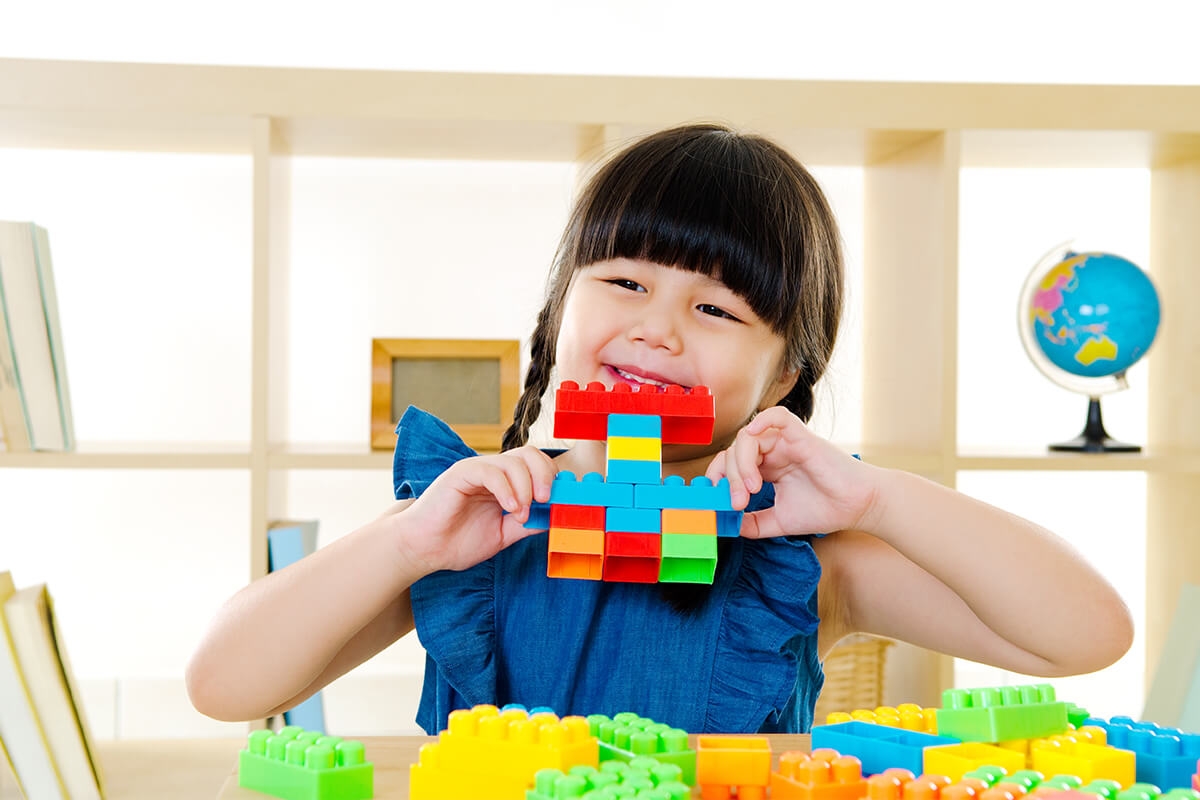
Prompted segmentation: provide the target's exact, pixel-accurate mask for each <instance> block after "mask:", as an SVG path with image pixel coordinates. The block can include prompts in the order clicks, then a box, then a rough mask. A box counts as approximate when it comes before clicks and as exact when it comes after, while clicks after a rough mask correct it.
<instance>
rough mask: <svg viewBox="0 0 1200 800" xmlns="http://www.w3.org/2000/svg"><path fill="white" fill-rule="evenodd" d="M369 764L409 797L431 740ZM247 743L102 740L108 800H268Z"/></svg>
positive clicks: (9, 797) (396, 739)
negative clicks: (249, 780) (240, 774)
mask: <svg viewBox="0 0 1200 800" xmlns="http://www.w3.org/2000/svg"><path fill="white" fill-rule="evenodd" d="M767 738H768V739H769V740H770V742H771V750H772V752H773V753H774V754H775V757H776V758H778V756H779V754H780V753H782V752H786V751H788V750H804V751H807V750H808V749H809V737H808V735H807V734H797V735H772V736H768V737H767ZM361 741H362V743H363V745H364V746H365V747H366V750H367V760H368V761H371V762H372V763H374V764H375V796H376V797H379V798H407V797H408V767H409V765H410V764H414V763H416V760H417V750H418V749H420V747H421V745H422V744H425V743H426V742H431V741H434V739H433V738H432V737H427V736H379V737H370V736H365V737H362V739H361ZM244 746H245V739H163V740H155V741H114V742H99V743H97V746H96V750H97V752H98V754H99V758H100V762H101V764H102V765H103V769H104V778H105V789H106V790H107V796H106V800H212V798H213V797H214V796H216V797H217V798H218V800H264V798H265V797H267V795H263V794H260V793H258V792H254V791H251V790H249V789H243V788H241V787H240V786H238V785H237V753H238V751H239V750H241V749H242V747H244ZM20 797H21V795H20V793H19V792H18V791H17V788H16V784H15V782H14V780H13V778H12V776H11V775H10V774H9V773H8V765H7V764H4V762H3V759H0V800H20Z"/></svg>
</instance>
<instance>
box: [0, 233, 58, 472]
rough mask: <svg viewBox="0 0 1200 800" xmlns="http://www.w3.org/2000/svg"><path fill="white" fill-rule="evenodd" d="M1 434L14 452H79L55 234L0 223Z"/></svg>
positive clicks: (5, 446) (7, 447)
mask: <svg viewBox="0 0 1200 800" xmlns="http://www.w3.org/2000/svg"><path fill="white" fill-rule="evenodd" d="M0 433H2V434H3V436H4V449H7V450H8V451H9V452H27V451H30V450H49V451H60V452H61V451H69V450H74V449H75V430H74V423H73V422H72V417H71V394H70V391H69V390H68V388H67V370H66V363H65V358H64V355H63V343H62V331H61V329H60V327H59V322H58V298H57V295H56V293H55V289H54V270H53V267H52V265H51V261H50V238H49V236H48V235H47V233H46V230H45V229H44V228H40V227H38V226H37V225H34V224H33V223H32V222H0Z"/></svg>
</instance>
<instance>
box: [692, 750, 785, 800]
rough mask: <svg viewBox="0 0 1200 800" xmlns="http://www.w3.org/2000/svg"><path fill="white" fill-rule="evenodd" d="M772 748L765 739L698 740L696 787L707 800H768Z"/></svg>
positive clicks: (704, 799)
mask: <svg viewBox="0 0 1200 800" xmlns="http://www.w3.org/2000/svg"><path fill="white" fill-rule="evenodd" d="M770 782H771V744H770V742H768V741H767V737H765V736H712V735H705V736H697V737H696V784H697V785H698V786H699V787H700V797H701V798H703V800H729V798H731V797H733V796H734V795H736V796H737V798H738V800H765V798H766V796H767V786H768V785H769V784H770Z"/></svg>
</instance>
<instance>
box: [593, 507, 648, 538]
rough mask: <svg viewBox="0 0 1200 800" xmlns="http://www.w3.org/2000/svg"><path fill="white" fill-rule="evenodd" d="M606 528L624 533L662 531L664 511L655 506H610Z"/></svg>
mask: <svg viewBox="0 0 1200 800" xmlns="http://www.w3.org/2000/svg"><path fill="white" fill-rule="evenodd" d="M604 530H606V531H621V532H623V533H662V512H661V511H659V510H658V509H654V508H608V509H605V511H604Z"/></svg>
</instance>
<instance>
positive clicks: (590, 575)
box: [546, 527, 604, 581]
mask: <svg viewBox="0 0 1200 800" xmlns="http://www.w3.org/2000/svg"><path fill="white" fill-rule="evenodd" d="M546 574H547V577H550V578H582V579H584V580H592V581H598V580H600V578H601V576H602V575H603V574H604V531H603V530H593V531H588V530H574V529H571V528H553V527H552V528H550V536H549V545H548V552H547V556H546Z"/></svg>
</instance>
